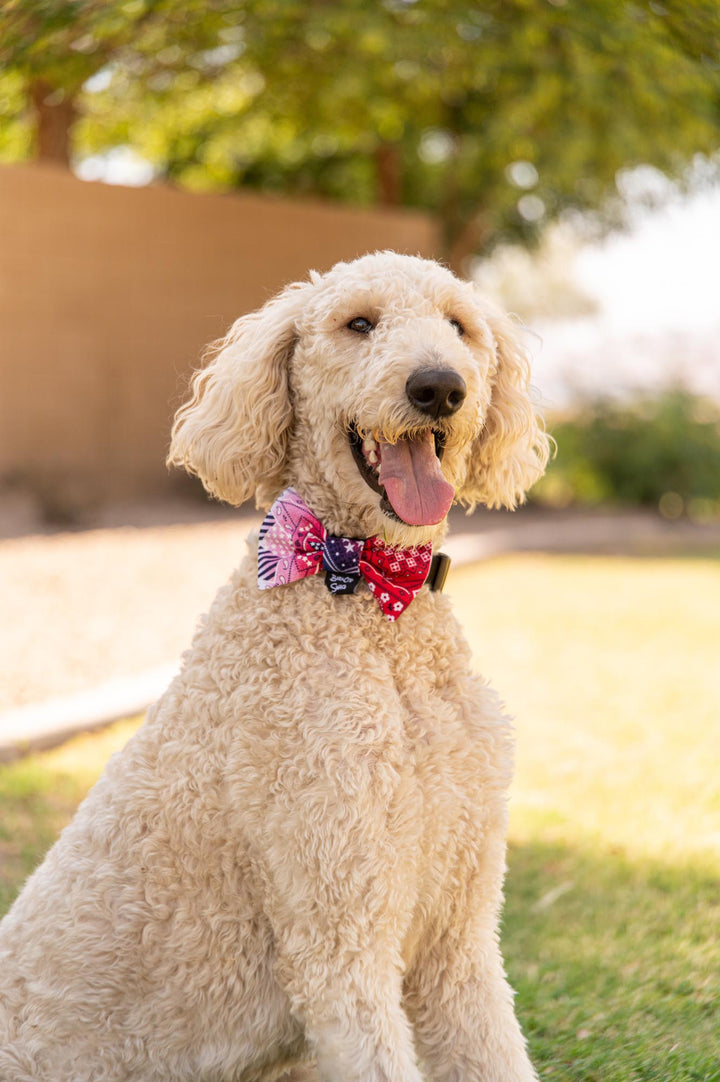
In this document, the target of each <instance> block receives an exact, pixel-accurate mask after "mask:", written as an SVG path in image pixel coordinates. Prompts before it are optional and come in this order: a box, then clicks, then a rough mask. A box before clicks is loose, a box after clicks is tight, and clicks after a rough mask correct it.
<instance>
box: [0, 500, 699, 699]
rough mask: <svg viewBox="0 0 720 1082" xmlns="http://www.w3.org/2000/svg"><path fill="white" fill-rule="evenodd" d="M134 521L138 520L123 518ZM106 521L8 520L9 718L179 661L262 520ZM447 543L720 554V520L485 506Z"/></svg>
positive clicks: (2, 634)
mask: <svg viewBox="0 0 720 1082" xmlns="http://www.w3.org/2000/svg"><path fill="white" fill-rule="evenodd" d="M192 518H195V519H200V521H189V520H190V519H192ZM164 520H170V521H164ZM128 521H131V522H134V525H115V523H118V522H125V523H127V522H128ZM103 523H104V525H103V526H102V528H98V529H92V530H87V531H84V532H64V533H48V534H42V533H37V532H32V530H30V531H29V532H28V533H26V534H25V536H13V534H14V533H15V534H18V533H21V532H22V530H21V529H20V528H19V527H20V525H21V524H20V523H19V521H18V520H17V519H15V520H14V522H13V521H8V519H7V517H6V519H5V521H4V522H3V519H2V516H1V515H0V536H2V535H3V534H4V536H5V539H4V540H0V598H2V615H3V620H2V621H1V622H0V715H1V714H2V713H3V712H4V711H8V710H11V709H13V708H15V707H20V706H24V705H26V704H29V703H39V702H42V701H44V700H46V699H48V698H50V697H52V696H58V695H69V694H72V693H74V692H79V691H84V690H86V689H88V688H93V687H95V686H96V685H98V684H101V683H104V682H105V681H107V680H111V679H114V678H116V677H126V676H132V675H134V674H136V673H142V672H144V671H145V670H149V669H154V668H156V667H160V666H164V665H168V664H172V663H174V662H175V661H176V660H177V659H178V658H179V656H180V654H181V653H182V651H183V650H184V649H186V648H187V647H188V646H189V644H190V641H191V638H192V635H193V630H194V628H195V626H196V624H197V620H198V617H199V616H200V614H202V613H203V612H206V611H207V609H208V607H209V605H210V603H211V602H212V599H213V597H214V595H215V592H216V591H217V589H218V587H219V586H220V585H222V583H223V582H225V581H226V579H227V578H228V576H229V575H230V573H231V571H232V569H233V568H234V567H235V566H236V565H237V564H238V562H239V561H240V559H241V558H242V556H243V554H244V552H245V537H246V536H247V533H248V531H249V530H250V529H251V528H257V526H258V525H259V523H260V516H258V515H246V514H244V513H241V512H232V511H228V509H224V508H222V507H218V506H212V505H208V506H207V507H205V508H201V509H200V510H198V508H197V507H194V506H192V507H190V508H188V507H177V506H171V505H168V506H160V507H152V508H139V509H133V510H128V509H127V508H125V509H115V510H110V511H108V512H106V513H105V515H104V519H103ZM13 525H15V526H16V527H18V528H17V529H14V528H13ZM26 526H27V524H26ZM34 528H35V529H37V525H35V527H34ZM453 537H454V539H455V540H454V542H453V541H452V538H453ZM446 547H447V549H448V551H449V552H450V554H451V555H452V556H453V559H454V560H458V561H464V562H467V561H470V560H477V559H478V558H483V557H487V556H491V555H495V554H497V553H499V552H505V551H508V550H523V549H535V550H537V549H540V550H562V551H588V550H593V551H604V552H608V551H609V552H627V551H632V552H643V553H648V552H664V551H668V550H672V549H673V548H674V549H678V548H683V549H684V548H694V549H697V550H703V549H705V550H707V549H708V548H710V549H712V548H714V549H715V550H717V551H720V524H716V525H715V526H713V527H708V528H705V529H703V528H700V527H693V526H692V525H691V524H690V523H686V522H684V523H665V522H663V521H662V520H660V519H659V518H656V517H655V516H648V515H641V514H637V513H635V514H626V515H614V516H613V515H599V516H598V515H596V516H590V515H581V516H578V515H558V514H554V515H552V514H551V515H548V514H543V513H538V512H521V513H518V514H516V515H508V514H503V513H499V512H497V513H487V512H485V513H482V512H478V513H476V514H475V515H474V516H473V517H472V518H470V519H466V518H465V517H464V516H463V515H462V514H459V515H458V516H457V517H456V518H455V522H454V525H453V528H452V530H451V543H449V544H448V545H447V546H446Z"/></svg>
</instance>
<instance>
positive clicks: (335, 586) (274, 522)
mask: <svg viewBox="0 0 720 1082" xmlns="http://www.w3.org/2000/svg"><path fill="white" fill-rule="evenodd" d="M431 559H432V545H430V544H427V545H418V546H415V547H413V548H395V547H393V546H391V545H386V544H385V542H384V541H382V540H381V538H379V537H369V538H367V540H365V541H362V540H357V539H354V538H349V537H336V536H334V535H333V534H329V533H328V532H327V530H326V529H325V527H324V526H323V525H322V523H321V522H320V521H319V519H317V518H316V517H315V515H313V513H312V511H311V510H310V508H309V507H308V506H307V504H306V503H305V502H304V501H303V500H302V499H301V497H300V496H299V495H298V494H297V492H296V491H295V490H294V489H292V488H288V489H286V490H285V492H283V494H282V495H281V496H279V497H278V498H277V500H276V501H275V503H274V504H273V505H272V507H271V508H270V511H269V512H268V514H267V515H266V517H265V520H264V521H263V524H262V526H261V527H260V538H259V544H258V586H259V587H260V589H261V590H268V589H270V588H271V587H273V586H284V585H285V584H286V583H289V582H297V580H298V579H303V578H306V577H307V576H308V575H316V574H317V573H318V572H319V571H326V572H328V576H327V579H326V581H327V583H328V587H329V589H330V590H331V591H332V592H333V593H351V592H353V590H354V583H355V582H356V581H357V579H358V577H359V576H362V577H363V578H364V579H365V581H366V582H367V584H368V587H369V589H370V591H371V593H372V594H373V596H374V598H375V600H376V601H377V603H378V604H379V606H380V608H381V609H382V611H383V613H384V615H385V617H386V618H387V619H388V620H397V618H398V617H399V616H401V615H402V613H403V612H404V611H405V609H406V608H407V607H408V605H409V604H410V602H411V601H412V600H413V598H414V597H415V596H416V594H417V593H418V591H419V590H420V588H421V586H422V585H423V583H424V582H425V579H426V578H427V576H428V572H429V570H430V561H431Z"/></svg>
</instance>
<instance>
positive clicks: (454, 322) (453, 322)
mask: <svg viewBox="0 0 720 1082" xmlns="http://www.w3.org/2000/svg"><path fill="white" fill-rule="evenodd" d="M449 322H450V326H451V327H454V328H455V330H456V331H457V332H458V336H459V337H460V338H462V336H463V335H464V334H465V328H464V327H463V325H462V323H461V322H460V320H459V319H451V320H450V321H449Z"/></svg>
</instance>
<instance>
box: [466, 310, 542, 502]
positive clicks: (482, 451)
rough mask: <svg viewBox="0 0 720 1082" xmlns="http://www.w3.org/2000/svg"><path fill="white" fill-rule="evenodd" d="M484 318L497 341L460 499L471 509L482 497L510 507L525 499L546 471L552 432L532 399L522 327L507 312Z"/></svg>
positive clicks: (487, 500)
mask: <svg viewBox="0 0 720 1082" xmlns="http://www.w3.org/2000/svg"><path fill="white" fill-rule="evenodd" d="M485 319H486V322H487V323H488V325H489V327H490V330H491V331H492V335H493V338H494V341H495V366H494V371H493V370H492V368H491V380H492V389H491V398H490V405H489V407H488V410H487V414H486V416H485V423H484V425H483V428H482V431H481V432H480V434H479V436H478V437H477V438H476V440H475V442H474V444H473V447H472V453H471V457H470V460H469V463H468V469H467V474H466V477H465V482H464V484H463V485H461V486H460V488H459V490H458V499H459V501H460V503H463V504H465V505H466V506H468V507H469V508H470V509H471V510H472V508H473V507H475V505H476V504H478V503H484V504H486V506H487V507H507V508H510V509H512V508H514V507H516V506H517V505H518V504H519V503H523V501H524V499H525V495H526V493H527V490H528V489H529V488H530V486H531V485H532V484H533V483H534V482H535V481H537V479H538V478H539V477H541V476H542V474H543V472H544V470H545V466H546V465H547V460H548V456H549V451H550V438H549V437H548V435H547V434H546V432H545V430H544V428H543V425H542V419H541V418H540V416H539V414H538V413H537V411H536V408H535V406H534V405H533V401H532V397H531V393H530V360H529V356H528V352H527V349H526V348H525V346H524V344H523V342H522V340H521V338H520V330H519V329H518V328H517V327H516V326H515V325H514V324H513V323H512V321H511V320H510V319H509V317H508V316H504V315H501V314H491V315H489V316H488V315H486V316H485Z"/></svg>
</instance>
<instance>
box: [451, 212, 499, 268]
mask: <svg viewBox="0 0 720 1082" xmlns="http://www.w3.org/2000/svg"><path fill="white" fill-rule="evenodd" d="M448 234H449V235H448ZM491 236H492V228H491V226H490V223H489V222H488V221H487V219H486V218H484V217H483V216H482V214H480V213H478V214H476V215H475V216H474V217H473V218H471V219H470V221H468V222H465V223H464V224H463V225H462V226H459V225H458V223H455V228H454V229H452V230H447V229H446V235H445V253H444V254H445V259H446V261H447V264H448V266H449V267H450V269H451V270H452V271H453V273H454V274H457V275H458V277H459V278H467V277H469V275H470V274H471V272H472V261H473V258H474V257H477V256H479V255H481V254H482V250H483V248H485V247H486V246H487V243H488V241H489V240H490V238H491Z"/></svg>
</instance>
